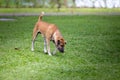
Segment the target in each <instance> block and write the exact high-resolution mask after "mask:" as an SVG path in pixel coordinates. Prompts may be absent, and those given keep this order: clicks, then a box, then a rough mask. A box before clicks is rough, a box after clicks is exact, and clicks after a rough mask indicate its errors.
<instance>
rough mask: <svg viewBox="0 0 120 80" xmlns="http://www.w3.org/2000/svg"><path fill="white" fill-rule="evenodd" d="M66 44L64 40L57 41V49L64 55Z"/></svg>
mask: <svg viewBox="0 0 120 80" xmlns="http://www.w3.org/2000/svg"><path fill="white" fill-rule="evenodd" d="M65 44H66V41H64V39H63V38H60V39H58V40H57V49H58V50H59V51H60V52H62V53H64V47H65Z"/></svg>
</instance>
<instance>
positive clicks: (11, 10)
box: [0, 8, 120, 13]
mask: <svg viewBox="0 0 120 80" xmlns="http://www.w3.org/2000/svg"><path fill="white" fill-rule="evenodd" d="M41 11H44V12H58V10H57V8H0V13H40V12H41ZM60 12H67V13H68V12H92V13H95V12H120V8H113V9H107V8H61V9H60Z"/></svg>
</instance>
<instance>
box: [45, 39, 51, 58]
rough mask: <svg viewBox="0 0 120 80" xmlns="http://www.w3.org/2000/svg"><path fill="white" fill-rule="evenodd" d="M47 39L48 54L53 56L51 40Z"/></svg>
mask: <svg viewBox="0 0 120 80" xmlns="http://www.w3.org/2000/svg"><path fill="white" fill-rule="evenodd" d="M46 41H47V50H48V54H49V56H52V54H51V52H50V40H49V39H46Z"/></svg>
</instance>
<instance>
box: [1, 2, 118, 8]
mask: <svg viewBox="0 0 120 80" xmlns="http://www.w3.org/2000/svg"><path fill="white" fill-rule="evenodd" d="M0 8H58V9H59V8H120V0H0Z"/></svg>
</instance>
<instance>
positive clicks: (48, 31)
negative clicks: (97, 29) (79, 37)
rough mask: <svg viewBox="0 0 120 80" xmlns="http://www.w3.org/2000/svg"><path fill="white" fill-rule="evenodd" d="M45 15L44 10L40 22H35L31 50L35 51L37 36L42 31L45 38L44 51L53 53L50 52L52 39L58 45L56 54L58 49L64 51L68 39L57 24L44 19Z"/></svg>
mask: <svg viewBox="0 0 120 80" xmlns="http://www.w3.org/2000/svg"><path fill="white" fill-rule="evenodd" d="M43 15H44V12H42V13H41V14H40V16H39V18H38V22H37V23H36V24H35V27H34V29H33V37H32V47H31V50H32V51H34V42H35V38H36V37H37V35H38V33H40V34H41V35H42V37H43V38H44V53H48V54H49V55H50V56H51V55H52V54H51V52H50V41H53V43H54V44H55V47H56V48H55V50H54V52H53V54H55V53H56V51H57V50H58V51H59V52H61V53H64V47H65V44H66V41H65V40H64V38H63V36H62V34H61V33H60V31H59V29H58V27H57V26H56V25H55V24H50V23H47V22H44V21H42V17H43Z"/></svg>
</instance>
